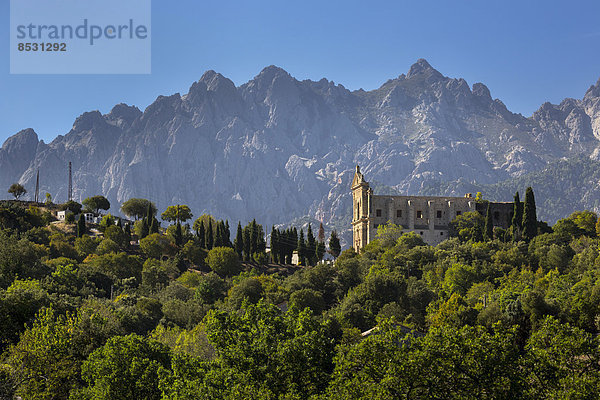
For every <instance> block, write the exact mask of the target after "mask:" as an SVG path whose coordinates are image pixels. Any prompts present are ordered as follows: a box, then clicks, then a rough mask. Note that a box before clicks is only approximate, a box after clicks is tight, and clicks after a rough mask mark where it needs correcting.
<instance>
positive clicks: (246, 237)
mask: <svg viewBox="0 0 600 400" xmlns="http://www.w3.org/2000/svg"><path fill="white" fill-rule="evenodd" d="M250 236H251V235H250V224H248V225H246V226H245V227H244V231H243V238H244V240H243V241H242V242H243V243H244V260H245V261H250V260H251V259H252V253H251V252H250V250H251V247H252V243H251V240H250Z"/></svg>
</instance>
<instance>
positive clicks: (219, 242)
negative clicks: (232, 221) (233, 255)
mask: <svg viewBox="0 0 600 400" xmlns="http://www.w3.org/2000/svg"><path fill="white" fill-rule="evenodd" d="M221 246H223V231H222V229H221V221H218V222H217V227H216V231H215V242H214V243H213V247H221Z"/></svg>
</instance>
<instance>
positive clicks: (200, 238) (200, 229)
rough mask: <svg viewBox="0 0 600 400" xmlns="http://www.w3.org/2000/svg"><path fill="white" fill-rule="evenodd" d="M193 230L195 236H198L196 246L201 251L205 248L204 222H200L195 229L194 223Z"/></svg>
mask: <svg viewBox="0 0 600 400" xmlns="http://www.w3.org/2000/svg"><path fill="white" fill-rule="evenodd" d="M194 229H195V230H196V236H198V244H199V245H200V247H202V248H203V249H205V248H206V232H205V229H204V222H202V221H200V224H199V225H198V226H197V227H196V223H194Z"/></svg>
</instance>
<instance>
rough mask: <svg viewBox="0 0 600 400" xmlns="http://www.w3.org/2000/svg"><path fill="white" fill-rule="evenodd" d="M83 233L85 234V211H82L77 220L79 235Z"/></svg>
mask: <svg viewBox="0 0 600 400" xmlns="http://www.w3.org/2000/svg"><path fill="white" fill-rule="evenodd" d="M83 235H85V217H84V216H83V213H80V214H79V219H78V220H77V237H82V236H83Z"/></svg>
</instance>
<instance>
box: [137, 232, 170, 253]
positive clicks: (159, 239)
mask: <svg viewBox="0 0 600 400" xmlns="http://www.w3.org/2000/svg"><path fill="white" fill-rule="evenodd" d="M140 249H141V250H142V252H143V253H144V254H145V255H146V256H147V257H151V258H160V257H161V256H162V255H163V254H164V255H174V254H175V253H176V252H177V247H176V246H175V243H174V242H173V241H172V239H171V238H170V237H169V236H166V235H161V234H160V233H153V234H151V235H148V236H146V237H145V238H143V239H141V240H140Z"/></svg>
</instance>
